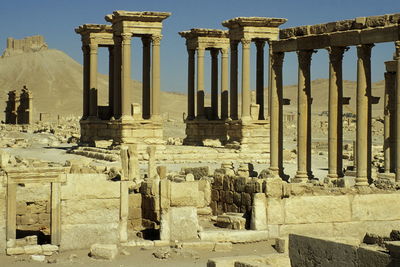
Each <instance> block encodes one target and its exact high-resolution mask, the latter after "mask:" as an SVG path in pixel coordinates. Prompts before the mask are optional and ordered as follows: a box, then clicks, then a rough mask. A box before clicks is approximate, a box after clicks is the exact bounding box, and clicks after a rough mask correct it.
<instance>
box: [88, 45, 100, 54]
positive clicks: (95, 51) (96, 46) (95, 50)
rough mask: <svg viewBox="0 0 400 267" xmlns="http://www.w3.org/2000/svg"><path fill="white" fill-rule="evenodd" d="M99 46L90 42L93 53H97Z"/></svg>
mask: <svg viewBox="0 0 400 267" xmlns="http://www.w3.org/2000/svg"><path fill="white" fill-rule="evenodd" d="M97 48H98V45H97V44H89V49H90V53H91V54H97Z"/></svg>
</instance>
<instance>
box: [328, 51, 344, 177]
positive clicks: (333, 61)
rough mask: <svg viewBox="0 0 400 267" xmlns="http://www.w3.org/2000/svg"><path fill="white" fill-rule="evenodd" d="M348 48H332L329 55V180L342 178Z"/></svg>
mask: <svg viewBox="0 0 400 267" xmlns="http://www.w3.org/2000/svg"><path fill="white" fill-rule="evenodd" d="M345 50H346V47H330V48H328V53H329V100H328V102H329V104H328V110H329V117H328V179H329V180H330V181H331V182H334V181H336V180H337V178H338V177H341V176H342V154H343V147H342V123H341V122H342V117H343V114H342V113H343V112H342V103H341V102H342V97H343V78H342V61H343V53H344V51H345Z"/></svg>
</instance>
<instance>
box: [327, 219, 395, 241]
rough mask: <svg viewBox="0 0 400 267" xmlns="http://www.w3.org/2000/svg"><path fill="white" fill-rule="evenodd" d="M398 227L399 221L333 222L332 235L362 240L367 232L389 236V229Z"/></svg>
mask: <svg viewBox="0 0 400 267" xmlns="http://www.w3.org/2000/svg"><path fill="white" fill-rule="evenodd" d="M398 227H400V221H359V222H343V223H333V235H334V236H348V237H354V238H358V239H359V240H362V238H363V237H364V236H365V234H366V233H367V232H369V233H374V234H376V235H380V236H389V235H390V231H391V229H396V228H398Z"/></svg>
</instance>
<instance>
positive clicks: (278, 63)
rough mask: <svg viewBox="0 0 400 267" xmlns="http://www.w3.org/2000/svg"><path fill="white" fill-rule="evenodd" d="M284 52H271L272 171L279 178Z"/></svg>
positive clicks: (280, 170)
mask: <svg viewBox="0 0 400 267" xmlns="http://www.w3.org/2000/svg"><path fill="white" fill-rule="evenodd" d="M284 56H285V54H284V53H271V54H270V60H271V71H270V73H271V77H270V83H271V90H270V105H269V106H270V151H271V153H270V167H269V170H270V173H271V175H272V177H274V178H278V177H280V176H281V175H282V174H283V168H282V167H283V166H282V165H283V164H282V150H283V148H282V140H280V139H281V138H282V91H283V83H282V66H283V58H284Z"/></svg>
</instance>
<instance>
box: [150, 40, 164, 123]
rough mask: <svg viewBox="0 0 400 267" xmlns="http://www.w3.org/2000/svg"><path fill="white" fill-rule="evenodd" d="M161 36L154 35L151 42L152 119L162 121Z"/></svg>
mask: <svg viewBox="0 0 400 267" xmlns="http://www.w3.org/2000/svg"><path fill="white" fill-rule="evenodd" d="M161 38H162V36H161V35H152V36H151V41H152V45H153V51H152V64H151V69H152V75H151V78H152V82H151V83H152V87H151V88H152V90H151V97H152V101H151V119H152V120H161V113H160V42H161Z"/></svg>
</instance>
